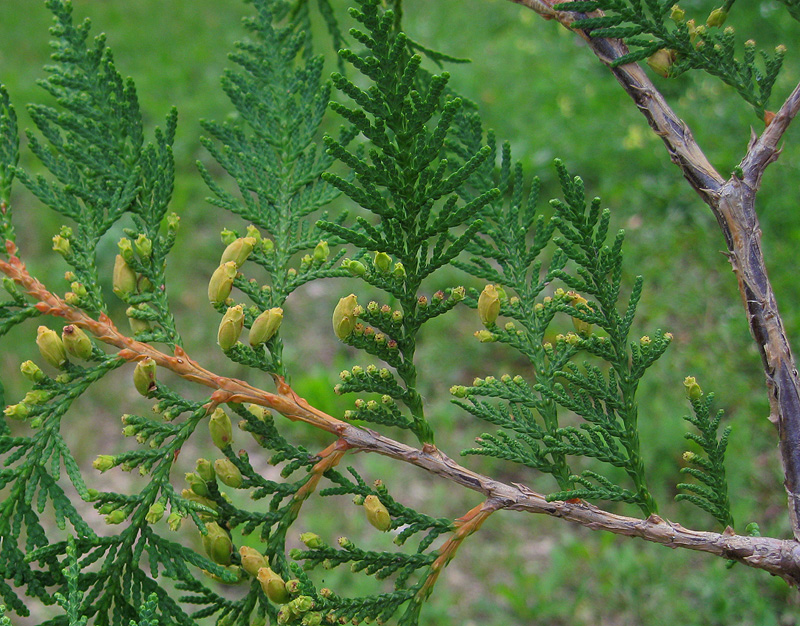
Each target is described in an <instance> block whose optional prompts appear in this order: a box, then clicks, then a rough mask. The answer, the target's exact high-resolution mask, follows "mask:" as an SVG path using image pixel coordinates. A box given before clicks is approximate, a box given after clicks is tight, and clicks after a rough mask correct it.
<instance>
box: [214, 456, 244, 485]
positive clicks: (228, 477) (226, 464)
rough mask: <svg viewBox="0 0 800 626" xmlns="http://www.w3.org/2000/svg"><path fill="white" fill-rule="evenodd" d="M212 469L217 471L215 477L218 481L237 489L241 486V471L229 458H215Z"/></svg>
mask: <svg viewBox="0 0 800 626" xmlns="http://www.w3.org/2000/svg"><path fill="white" fill-rule="evenodd" d="M214 471H216V473H217V478H219V480H220V482H222V483H224V484H226V485H228V487H233V488H234V489H238V488H239V487H241V486H242V473H241V472H240V471H239V468H238V467H236V466H235V465H234V464H233V463H232V462H231V460H230V459H217V460H216V461H214Z"/></svg>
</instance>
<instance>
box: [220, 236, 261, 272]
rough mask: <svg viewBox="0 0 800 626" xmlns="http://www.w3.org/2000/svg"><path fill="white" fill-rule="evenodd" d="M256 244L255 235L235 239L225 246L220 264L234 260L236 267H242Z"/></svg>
mask: <svg viewBox="0 0 800 626" xmlns="http://www.w3.org/2000/svg"><path fill="white" fill-rule="evenodd" d="M255 245H256V240H255V237H239V239H234V240H233V241H232V242H231V243H230V244H229V245H228V247H227V248H225V251H224V252H223V253H222V258H221V259H220V261H219V264H220V265H222V264H224V263H228V262H229V261H233V262H234V263H236V267H241V266H242V265H243V264H244V262H245V261H246V260H247V257H249V256H250V253H251V252H252V251H253V248H254V247H255Z"/></svg>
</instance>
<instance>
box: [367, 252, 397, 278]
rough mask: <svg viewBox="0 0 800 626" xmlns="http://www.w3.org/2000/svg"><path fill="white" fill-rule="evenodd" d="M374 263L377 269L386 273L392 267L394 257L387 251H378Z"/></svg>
mask: <svg viewBox="0 0 800 626" xmlns="http://www.w3.org/2000/svg"><path fill="white" fill-rule="evenodd" d="M372 263H373V265H375V269H376V270H378V271H379V272H380V273H381V274H386V273H387V272H388V271H389V270H390V269H392V257H390V256H389V255H388V254H386V253H385V252H376V253H375V259H374V260H373V262H372Z"/></svg>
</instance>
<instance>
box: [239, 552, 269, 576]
mask: <svg viewBox="0 0 800 626" xmlns="http://www.w3.org/2000/svg"><path fill="white" fill-rule="evenodd" d="M239 554H240V556H241V557H242V568H243V569H244V571H246V572H247V573H248V574H250V575H251V576H258V570H260V569H261V568H262V567H269V563H267V559H265V558H264V555H263V554H261V553H260V552H259V551H258V550H256V549H255V548H251V547H250V546H242V547H240V548H239Z"/></svg>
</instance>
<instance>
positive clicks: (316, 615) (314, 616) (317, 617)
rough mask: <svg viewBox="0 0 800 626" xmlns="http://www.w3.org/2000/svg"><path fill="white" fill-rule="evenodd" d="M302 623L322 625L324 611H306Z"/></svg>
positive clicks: (306, 625) (311, 625)
mask: <svg viewBox="0 0 800 626" xmlns="http://www.w3.org/2000/svg"><path fill="white" fill-rule="evenodd" d="M300 623H301V625H302V626H320V624H322V613H320V612H319V611H314V612H313V613H306V614H305V615H304V616H303V621H302V622H300Z"/></svg>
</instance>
